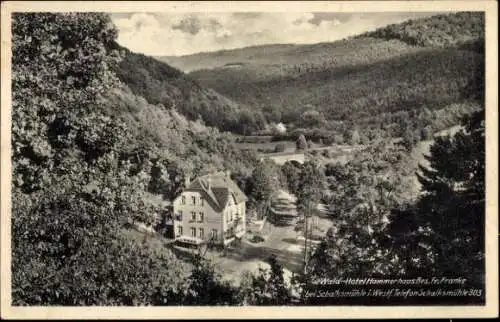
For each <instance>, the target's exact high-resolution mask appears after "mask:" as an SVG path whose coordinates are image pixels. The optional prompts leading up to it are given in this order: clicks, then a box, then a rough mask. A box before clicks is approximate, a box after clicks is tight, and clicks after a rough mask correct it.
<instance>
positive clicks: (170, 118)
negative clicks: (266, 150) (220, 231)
mask: <svg viewBox="0 0 500 322" xmlns="http://www.w3.org/2000/svg"><path fill="white" fill-rule="evenodd" d="M82 27H84V28H83V29H82ZM12 31H13V62H12V63H13V70H12V88H13V106H12V146H13V148H12V150H13V157H12V162H13V178H14V181H13V186H12V204H13V209H12V258H13V260H12V272H13V274H12V298H13V303H14V304H15V305H33V304H45V305H53V304H58V305H96V304H98V305H118V304H119V305H139V304H163V305H171V304H182V303H184V304H189V303H191V304H192V303H205V304H210V303H212V304H213V303H220V302H224V301H227V303H233V302H234V301H235V299H234V298H235V297H234V296H233V295H234V294H233V293H230V295H227V294H226V293H227V292H230V291H227V288H228V286H227V285H226V284H225V283H222V282H220V280H219V279H218V278H217V276H216V275H215V273H214V271H213V269H212V268H211V266H210V265H209V264H207V263H205V262H204V261H203V260H201V259H200V260H199V261H198V262H196V263H185V262H183V261H180V260H178V259H177V258H176V256H174V255H173V254H172V253H171V252H170V251H169V250H165V251H163V252H158V251H157V250H155V249H154V248H153V247H151V246H150V245H149V244H148V243H146V242H143V243H141V242H138V241H135V240H131V239H130V238H128V237H127V236H126V235H124V234H123V233H122V232H123V229H124V227H126V225H127V224H128V223H130V222H137V221H139V222H144V223H148V224H154V223H155V221H156V220H157V217H156V216H155V214H157V213H159V212H160V213H161V211H162V209H158V208H157V207H158V205H155V204H152V203H150V202H149V201H148V197H147V193H148V192H149V193H154V194H161V195H163V197H164V198H165V199H166V200H168V199H171V198H172V197H173V196H175V195H176V194H177V193H178V191H179V189H182V187H183V185H184V178H185V177H186V176H196V175H198V174H200V173H204V172H207V171H212V170H221V169H231V170H233V171H234V172H235V175H239V174H241V175H242V176H243V177H246V176H249V175H250V174H251V171H252V169H253V167H254V165H255V164H256V163H257V159H256V156H255V155H253V154H252V153H247V152H241V151H240V150H238V149H236V148H235V147H234V146H233V145H232V143H231V141H230V140H229V138H228V135H227V134H222V133H220V132H219V131H218V130H217V129H214V128H210V127H206V126H205V125H203V124H201V123H200V122H197V121H189V120H187V119H186V118H185V117H184V116H183V115H181V114H179V113H178V112H177V111H176V110H175V109H174V108H172V107H165V106H160V105H151V104H149V103H148V102H147V101H146V100H145V99H144V98H142V97H140V96H136V95H134V94H133V93H132V92H131V91H130V90H129V89H128V88H127V85H126V84H123V83H120V81H119V79H118V77H117V74H116V71H117V70H118V68H119V64H120V61H121V59H122V57H120V52H119V51H117V50H116V46H115V43H114V41H115V38H116V34H117V30H116V29H115V28H114V27H113V26H112V24H111V23H110V18H109V17H108V16H107V15H105V14H95V13H86V14H82V13H79V14H73V13H72V14H39V13H31V14H15V15H14V16H13V25H12ZM63 31H64V32H63ZM165 71H166V72H168V73H169V75H175V73H176V72H175V70H174V69H170V70H165ZM178 75H179V74H178ZM193 86H195V85H193ZM193 90H194V89H193ZM174 93H175V91H173V94H174ZM200 283H201V284H200ZM200 288H201V289H200ZM226 291H227V292H226ZM210 292H213V294H212V295H213V296H212V297H207V294H208V293H210ZM220 296H222V297H224V300H222V301H219V300H217V299H218V298H219V299H220ZM203 301H205V302H203Z"/></svg>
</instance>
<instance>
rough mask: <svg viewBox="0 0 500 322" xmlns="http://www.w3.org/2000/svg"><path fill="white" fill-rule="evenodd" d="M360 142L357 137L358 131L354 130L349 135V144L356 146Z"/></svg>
mask: <svg viewBox="0 0 500 322" xmlns="http://www.w3.org/2000/svg"><path fill="white" fill-rule="evenodd" d="M360 141H361V138H360V136H359V131H358V129H354V130H353V131H352V133H351V138H350V140H349V143H350V144H351V145H357V144H359V143H360Z"/></svg>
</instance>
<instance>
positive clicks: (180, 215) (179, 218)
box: [177, 210, 182, 221]
mask: <svg viewBox="0 0 500 322" xmlns="http://www.w3.org/2000/svg"><path fill="white" fill-rule="evenodd" d="M177 220H179V221H182V210H179V214H178V215H177Z"/></svg>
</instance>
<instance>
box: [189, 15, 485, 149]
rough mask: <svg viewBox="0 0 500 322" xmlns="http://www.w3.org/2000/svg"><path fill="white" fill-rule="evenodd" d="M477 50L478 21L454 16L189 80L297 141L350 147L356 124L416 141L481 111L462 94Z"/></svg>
mask: <svg viewBox="0 0 500 322" xmlns="http://www.w3.org/2000/svg"><path fill="white" fill-rule="evenodd" d="M417 36H418V39H416V38H415V37H417ZM411 37H414V38H415V39H416V40H410V38H411ZM414 38H411V39H414ZM249 50H251V49H249ZM274 50H277V49H276V48H274ZM242 51H244V49H240V50H235V55H236V54H237V55H240V56H242ZM483 51H484V15H483V14H482V13H453V14H449V15H438V16H434V17H430V18H423V19H418V20H414V21H410V22H406V23H404V24H401V25H391V26H389V27H387V28H382V29H379V30H376V31H374V32H371V33H367V34H364V35H361V36H359V37H353V38H350V39H344V40H340V41H336V42H333V43H325V44H315V45H302V46H284V48H283V49H282V54H283V55H276V56H275V57H277V60H276V61H275V62H274V63H271V62H269V63H267V64H265V63H264V62H263V61H261V60H260V59H259V58H256V59H255V63H252V61H251V60H249V61H246V62H245V64H242V66H240V67H239V68H222V67H221V68H212V69H200V70H196V71H193V72H191V73H190V75H191V76H193V77H194V78H196V79H197V80H198V81H199V82H200V83H201V84H203V85H205V86H207V87H210V88H213V89H215V90H216V91H217V92H219V93H221V94H223V95H225V96H227V97H229V98H231V99H233V100H234V101H236V102H239V103H243V104H247V105H251V106H253V107H254V108H257V109H258V110H259V111H262V112H263V114H264V116H265V119H266V121H267V122H269V123H272V122H284V123H286V124H287V126H288V128H289V129H290V130H291V131H292V133H291V134H292V135H291V136H293V137H297V136H298V135H299V134H300V133H305V134H307V135H308V136H311V137H322V138H323V139H327V140H329V141H333V140H334V137H335V136H337V138H343V139H344V141H346V140H345V138H347V137H350V136H351V133H350V131H352V129H353V128H355V127H358V128H359V129H360V130H361V133H362V136H366V137H367V139H368V140H369V139H371V138H372V137H373V136H381V137H392V138H396V137H402V136H404V135H407V136H410V134H411V136H413V137H415V138H417V139H420V138H422V137H424V136H425V135H422V133H428V132H431V133H434V132H436V131H439V130H443V129H445V128H446V127H449V126H450V125H453V124H457V123H458V122H459V117H460V116H461V115H464V113H468V112H471V111H474V110H477V109H478V106H477V105H476V104H475V103H474V102H470V100H468V99H466V98H465V97H467V96H466V95H464V92H467V91H469V89H470V88H471V86H475V85H474V84H473V83H474V82H475V81H476V80H480V79H481V77H482V76H481V75H479V76H478V75H477V74H478V73H479V74H481V73H482V72H481V71H482V69H483V68H484V62H483V56H482V52H483ZM226 55H227V54H226ZM278 58H279V59H278ZM268 60H269V58H268ZM444 111H445V112H444ZM417 120H418V121H417ZM407 121H408V122H411V124H408V123H407ZM405 132H407V133H406V134H405ZM337 141H338V140H337Z"/></svg>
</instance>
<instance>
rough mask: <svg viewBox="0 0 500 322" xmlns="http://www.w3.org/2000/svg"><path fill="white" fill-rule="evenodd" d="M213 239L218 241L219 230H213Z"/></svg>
mask: <svg viewBox="0 0 500 322" xmlns="http://www.w3.org/2000/svg"><path fill="white" fill-rule="evenodd" d="M212 238H213V239H217V229H212Z"/></svg>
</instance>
